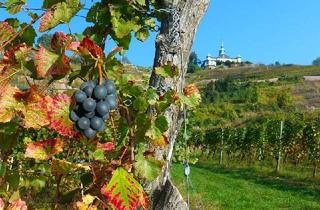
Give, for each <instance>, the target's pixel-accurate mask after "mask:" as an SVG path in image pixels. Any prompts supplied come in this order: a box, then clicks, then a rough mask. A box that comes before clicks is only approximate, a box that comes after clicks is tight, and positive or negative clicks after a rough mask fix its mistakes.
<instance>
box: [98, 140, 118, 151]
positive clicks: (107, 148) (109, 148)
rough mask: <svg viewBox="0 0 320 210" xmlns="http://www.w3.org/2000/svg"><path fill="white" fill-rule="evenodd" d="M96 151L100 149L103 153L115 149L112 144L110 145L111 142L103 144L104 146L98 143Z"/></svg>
mask: <svg viewBox="0 0 320 210" xmlns="http://www.w3.org/2000/svg"><path fill="white" fill-rule="evenodd" d="M97 149H101V150H103V151H104V152H111V151H113V150H114V149H115V146H114V143H112V142H107V143H104V144H100V143H99V142H98V145H97Z"/></svg>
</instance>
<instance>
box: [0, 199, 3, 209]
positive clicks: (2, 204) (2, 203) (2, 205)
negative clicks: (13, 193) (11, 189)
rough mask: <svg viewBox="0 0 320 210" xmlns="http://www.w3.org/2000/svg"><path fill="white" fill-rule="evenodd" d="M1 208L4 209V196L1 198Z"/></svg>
mask: <svg viewBox="0 0 320 210" xmlns="http://www.w3.org/2000/svg"><path fill="white" fill-rule="evenodd" d="M0 210H4V202H3V200H2V198H0Z"/></svg>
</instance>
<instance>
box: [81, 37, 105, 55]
mask: <svg viewBox="0 0 320 210" xmlns="http://www.w3.org/2000/svg"><path fill="white" fill-rule="evenodd" d="M78 50H79V52H80V54H81V55H82V56H86V55H91V56H92V57H94V58H99V57H101V56H104V53H103V50H102V49H101V48H100V47H99V46H98V45H96V44H95V43H94V42H93V41H92V40H91V39H90V38H88V37H85V38H83V40H82V41H81V42H80V46H79V47H78Z"/></svg>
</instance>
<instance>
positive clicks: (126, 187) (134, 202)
mask: <svg viewBox="0 0 320 210" xmlns="http://www.w3.org/2000/svg"><path fill="white" fill-rule="evenodd" d="M101 194H102V195H104V196H105V197H106V198H107V200H108V201H109V204H110V205H112V206H113V207H114V208H115V209H121V210H135V209H137V208H138V207H142V208H143V209H147V208H148V199H147V195H146V193H145V192H144V190H143V188H142V186H141V185H140V184H139V183H138V182H137V181H136V180H135V179H134V178H133V176H132V175H131V174H129V173H128V172H127V171H126V170H125V169H123V168H121V167H119V168H117V169H116V170H115V171H114V173H113V175H112V178H111V180H110V181H109V183H108V184H105V185H104V186H103V187H102V188H101Z"/></svg>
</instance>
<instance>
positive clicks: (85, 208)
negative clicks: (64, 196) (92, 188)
mask: <svg viewBox="0 0 320 210" xmlns="http://www.w3.org/2000/svg"><path fill="white" fill-rule="evenodd" d="M95 199H96V198H95V197H94V196H92V195H90V194H87V195H84V196H82V201H78V202H77V203H76V206H77V209H78V210H97V209H98V207H97V206H96V205H92V203H93V201H94V200H95Z"/></svg>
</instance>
